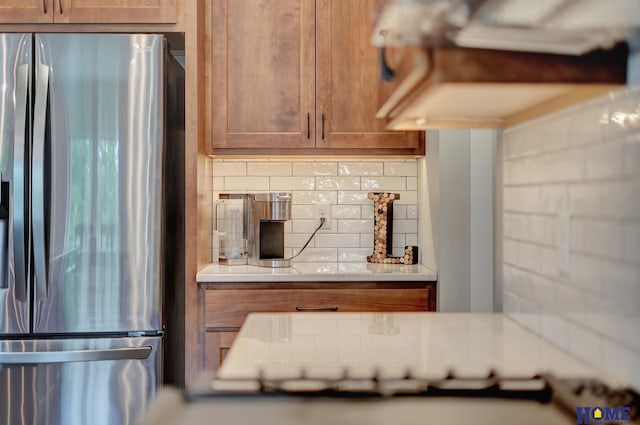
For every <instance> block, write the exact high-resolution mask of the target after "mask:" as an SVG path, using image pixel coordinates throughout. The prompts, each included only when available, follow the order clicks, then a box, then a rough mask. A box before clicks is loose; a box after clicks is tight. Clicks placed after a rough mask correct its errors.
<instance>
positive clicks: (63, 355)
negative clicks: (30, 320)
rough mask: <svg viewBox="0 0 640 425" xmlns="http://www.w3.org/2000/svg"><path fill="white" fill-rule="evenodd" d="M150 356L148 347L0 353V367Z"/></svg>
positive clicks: (137, 358)
mask: <svg viewBox="0 0 640 425" xmlns="http://www.w3.org/2000/svg"><path fill="white" fill-rule="evenodd" d="M150 354H151V347H150V346H147V345H145V346H142V347H126V348H108V349H99V350H70V351H64V350H62V351H35V352H13V353H0V365H7V364H26V365H28V364H42V363H72V362H96V361H101V360H143V359H146V358H147V357H149V355H150Z"/></svg>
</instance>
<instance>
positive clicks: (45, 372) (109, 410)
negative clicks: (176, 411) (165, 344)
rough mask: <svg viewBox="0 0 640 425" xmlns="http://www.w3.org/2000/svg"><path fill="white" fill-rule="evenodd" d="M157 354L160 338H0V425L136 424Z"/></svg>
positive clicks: (153, 385) (150, 389)
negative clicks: (8, 339)
mask: <svg viewBox="0 0 640 425" xmlns="http://www.w3.org/2000/svg"><path fill="white" fill-rule="evenodd" d="M161 353H162V339H161V338H120V339H84V340H39V341H37V340H28V341H3V342H0V406H2V409H0V425H75V424H77V425H86V424H92V425H116V424H117V425H129V424H135V423H137V422H138V421H139V419H140V418H141V417H142V415H143V413H144V410H145V408H146V406H147V405H148V403H149V402H150V400H151V399H152V398H153V397H154V395H155V392H156V389H157V386H158V384H159V382H161V376H160V369H159V367H160V364H161V361H162V358H161Z"/></svg>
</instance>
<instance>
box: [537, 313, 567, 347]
mask: <svg viewBox="0 0 640 425" xmlns="http://www.w3.org/2000/svg"><path fill="white" fill-rule="evenodd" d="M541 334H542V335H543V336H544V337H545V338H547V339H548V340H550V341H551V342H553V343H554V344H555V345H557V346H559V347H560V348H564V349H565V350H567V351H568V350H569V322H568V321H567V320H566V319H564V318H563V317H560V316H558V315H556V314H544V315H543V316H542V332H541Z"/></svg>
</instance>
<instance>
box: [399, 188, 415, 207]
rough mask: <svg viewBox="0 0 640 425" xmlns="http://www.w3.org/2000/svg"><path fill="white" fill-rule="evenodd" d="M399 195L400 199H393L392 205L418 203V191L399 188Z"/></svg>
mask: <svg viewBox="0 0 640 425" xmlns="http://www.w3.org/2000/svg"><path fill="white" fill-rule="evenodd" d="M397 193H398V194H399V195H400V199H398V200H397V201H394V203H393V205H402V204H405V205H417V204H418V192H415V191H411V190H400V191H398V192H397Z"/></svg>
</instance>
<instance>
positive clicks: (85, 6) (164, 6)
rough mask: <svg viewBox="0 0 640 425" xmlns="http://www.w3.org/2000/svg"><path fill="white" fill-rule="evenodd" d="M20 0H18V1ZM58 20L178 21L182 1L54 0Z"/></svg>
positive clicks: (102, 21)
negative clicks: (179, 4)
mask: <svg viewBox="0 0 640 425" xmlns="http://www.w3.org/2000/svg"><path fill="white" fill-rule="evenodd" d="M16 1H17V0H16ZM54 2H55V5H54V13H55V18H54V20H55V22H62V23H77V24H83V23H104V24H115V23H132V24H136V23H158V24H160V23H175V22H176V21H177V17H178V0H146V1H140V0H118V1H113V0H54Z"/></svg>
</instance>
